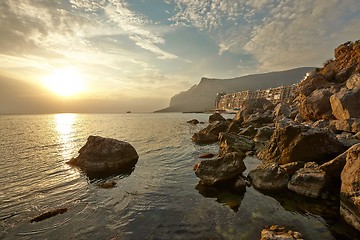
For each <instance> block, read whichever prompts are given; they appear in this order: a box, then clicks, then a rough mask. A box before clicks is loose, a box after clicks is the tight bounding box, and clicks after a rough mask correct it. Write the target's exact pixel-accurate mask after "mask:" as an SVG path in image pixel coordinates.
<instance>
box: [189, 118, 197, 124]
mask: <svg viewBox="0 0 360 240" xmlns="http://www.w3.org/2000/svg"><path fill="white" fill-rule="evenodd" d="M187 123H190V124H193V125H196V124H198V123H199V121H198V120H197V119H192V120H189V121H187Z"/></svg>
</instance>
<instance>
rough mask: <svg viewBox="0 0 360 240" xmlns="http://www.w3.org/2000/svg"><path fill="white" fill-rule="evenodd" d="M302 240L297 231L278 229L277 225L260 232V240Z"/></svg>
mask: <svg viewBox="0 0 360 240" xmlns="http://www.w3.org/2000/svg"><path fill="white" fill-rule="evenodd" d="M296 239H299V240H302V239H304V238H303V236H302V235H301V233H299V232H297V231H293V230H290V229H289V228H287V227H280V226H278V225H273V226H270V227H265V228H264V229H263V230H262V231H261V238H260V240H296Z"/></svg>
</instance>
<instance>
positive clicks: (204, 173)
mask: <svg viewBox="0 0 360 240" xmlns="http://www.w3.org/2000/svg"><path fill="white" fill-rule="evenodd" d="M244 158H245V154H244V153H242V154H241V153H227V154H225V155H224V156H221V157H218V158H217V159H215V160H203V161H201V162H200V163H197V164H196V165H195V167H194V170H195V175H196V176H197V177H198V178H200V180H201V183H202V184H203V185H207V186H212V185H216V184H219V183H224V182H227V181H230V180H232V179H234V178H235V177H236V176H238V175H240V174H241V173H242V172H244V171H245V169H246V167H245V164H244V162H243V159H244Z"/></svg>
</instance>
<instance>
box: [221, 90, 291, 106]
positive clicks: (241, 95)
mask: <svg viewBox="0 0 360 240" xmlns="http://www.w3.org/2000/svg"><path fill="white" fill-rule="evenodd" d="M295 89H296V85H290V86H281V87H277V88H269V89H264V90H255V91H250V90H246V91H242V92H236V93H230V94H224V93H221V94H220V93H218V95H217V97H216V101H215V106H216V108H217V109H218V110H239V109H240V107H241V105H242V103H243V102H244V101H245V100H247V99H257V98H265V99H267V100H269V101H270V102H272V103H273V104H277V103H280V102H282V103H284V102H289V101H292V100H293V98H294V93H295ZM219 94H220V96H219Z"/></svg>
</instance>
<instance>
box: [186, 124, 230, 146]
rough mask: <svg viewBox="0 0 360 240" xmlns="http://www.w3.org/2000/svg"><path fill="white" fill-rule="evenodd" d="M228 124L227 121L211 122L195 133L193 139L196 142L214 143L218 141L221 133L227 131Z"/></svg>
mask: <svg viewBox="0 0 360 240" xmlns="http://www.w3.org/2000/svg"><path fill="white" fill-rule="evenodd" d="M228 125H229V123H228V122H227V121H215V122H211V123H210V124H209V125H208V126H207V127H206V128H204V129H202V130H200V131H199V132H198V133H195V134H194V135H193V136H192V138H191V140H192V141H193V142H196V143H214V142H216V141H217V139H218V136H219V133H220V132H225V131H226V129H227V127H228Z"/></svg>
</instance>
